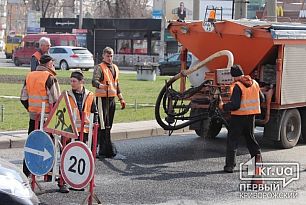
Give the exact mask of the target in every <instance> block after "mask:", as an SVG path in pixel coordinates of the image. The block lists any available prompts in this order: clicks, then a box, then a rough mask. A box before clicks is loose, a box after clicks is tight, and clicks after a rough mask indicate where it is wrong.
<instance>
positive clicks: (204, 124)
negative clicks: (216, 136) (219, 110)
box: [194, 118, 210, 138]
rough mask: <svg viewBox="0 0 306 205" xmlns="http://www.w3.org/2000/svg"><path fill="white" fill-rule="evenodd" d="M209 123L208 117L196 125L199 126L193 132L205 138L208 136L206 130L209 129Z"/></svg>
mask: <svg viewBox="0 0 306 205" xmlns="http://www.w3.org/2000/svg"><path fill="white" fill-rule="evenodd" d="M209 124H210V119H209V118H208V119H206V120H202V121H201V122H200V124H199V125H198V127H199V128H197V129H195V130H194V131H195V133H196V134H197V135H198V136H199V137H201V138H205V137H207V136H208V131H209Z"/></svg>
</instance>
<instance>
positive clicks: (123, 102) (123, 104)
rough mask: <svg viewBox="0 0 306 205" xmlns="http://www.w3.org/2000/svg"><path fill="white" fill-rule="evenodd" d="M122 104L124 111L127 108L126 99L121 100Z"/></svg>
mask: <svg viewBox="0 0 306 205" xmlns="http://www.w3.org/2000/svg"><path fill="white" fill-rule="evenodd" d="M120 104H121V109H122V110H123V109H124V108H125V106H126V102H125V100H124V99H121V100H120Z"/></svg>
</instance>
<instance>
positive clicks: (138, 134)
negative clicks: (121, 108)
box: [0, 125, 190, 149]
mask: <svg viewBox="0 0 306 205" xmlns="http://www.w3.org/2000/svg"><path fill="white" fill-rule="evenodd" d="M114 126H116V125H114ZM186 132H190V130H189V129H188V128H184V129H180V130H176V131H174V133H186ZM162 135H168V131H165V130H164V129H162V128H161V127H154V126H153V127H151V128H130V129H126V130H122V129H121V130H120V129H118V130H116V129H114V130H113V132H112V140H113V141H119V140H126V139H137V138H144V137H154V136H162ZM27 136H28V135H27V131H26V130H21V131H12V132H0V149H9V148H23V147H24V144H25V141H26V139H27Z"/></svg>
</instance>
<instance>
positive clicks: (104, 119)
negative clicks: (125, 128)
mask: <svg viewBox="0 0 306 205" xmlns="http://www.w3.org/2000/svg"><path fill="white" fill-rule="evenodd" d="M113 55H114V51H113V49H112V48H110V47H106V48H104V50H103V55H102V57H103V62H102V63H101V64H99V65H96V66H95V68H94V72H93V78H92V85H93V87H95V88H96V92H95V95H96V97H97V98H96V102H97V106H98V112H99V121H100V125H101V129H99V132H98V140H99V153H98V154H99V157H101V158H103V157H105V158H112V157H114V156H116V149H115V147H113V145H112V142H111V135H110V131H111V128H112V125H113V120H114V115H115V109H116V102H115V97H116V96H117V97H118V98H119V101H120V104H121V109H124V108H125V105H126V103H125V101H124V99H123V96H122V93H121V90H120V86H119V69H118V67H117V66H116V65H115V64H113Z"/></svg>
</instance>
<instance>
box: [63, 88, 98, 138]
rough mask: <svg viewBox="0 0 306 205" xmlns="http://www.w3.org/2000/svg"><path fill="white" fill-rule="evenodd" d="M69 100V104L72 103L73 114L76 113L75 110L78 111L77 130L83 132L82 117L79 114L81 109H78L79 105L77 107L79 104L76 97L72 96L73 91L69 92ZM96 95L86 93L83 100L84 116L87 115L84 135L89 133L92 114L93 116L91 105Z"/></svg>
mask: <svg viewBox="0 0 306 205" xmlns="http://www.w3.org/2000/svg"><path fill="white" fill-rule="evenodd" d="M68 98H69V102H70V105H71V109H72V112H73V113H75V112H74V110H75V109H76V110H77V112H76V128H77V130H78V132H81V123H82V121H81V116H80V112H79V109H78V105H77V102H76V99H75V97H74V95H73V94H72V92H71V91H69V92H68ZM94 98H95V96H94V94H93V93H92V92H90V91H87V92H86V91H85V96H84V99H83V104H82V111H83V114H85V116H84V133H88V132H89V123H90V114H91V105H92V103H93V101H94Z"/></svg>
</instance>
